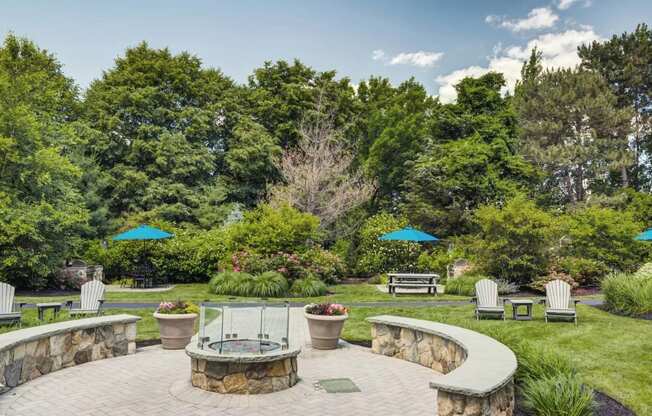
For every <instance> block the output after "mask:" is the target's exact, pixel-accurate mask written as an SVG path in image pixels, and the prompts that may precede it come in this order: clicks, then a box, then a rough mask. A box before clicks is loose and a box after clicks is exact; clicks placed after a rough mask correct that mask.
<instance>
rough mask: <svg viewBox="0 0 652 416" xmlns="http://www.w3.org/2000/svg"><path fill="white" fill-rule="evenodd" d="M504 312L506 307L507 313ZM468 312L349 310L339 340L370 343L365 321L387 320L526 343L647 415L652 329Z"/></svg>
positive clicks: (634, 323) (592, 311)
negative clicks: (568, 363)
mask: <svg viewBox="0 0 652 416" xmlns="http://www.w3.org/2000/svg"><path fill="white" fill-rule="evenodd" d="M507 308H508V310H509V306H508V307H507ZM472 313H473V307H472V306H470V305H469V306H447V307H436V308H354V309H353V310H352V311H351V314H350V319H349V320H348V321H347V323H346V325H345V328H344V336H343V337H344V338H345V339H349V340H368V339H370V325H369V324H367V323H366V322H365V321H364V319H365V318H367V317H369V316H374V315H380V314H391V315H400V316H409V317H414V318H419V319H427V320H433V321H438V322H444V323H448V324H452V325H458V326H462V327H466V328H469V329H473V330H476V331H479V332H484V333H488V334H489V335H491V334H492V333H495V332H496V331H499V332H500V334H501V339H508V340H512V341H511V342H514V341H518V340H530V341H533V342H535V343H537V344H539V345H543V346H544V347H546V348H550V349H551V350H552V351H559V352H560V353H561V354H566V355H568V356H569V357H570V358H571V360H572V361H573V362H574V364H575V366H576V368H577V370H578V372H579V374H580V375H581V376H582V378H583V380H584V382H585V383H587V384H588V385H590V386H592V387H594V388H596V389H598V390H601V391H603V392H605V393H607V394H609V395H611V396H613V397H615V398H616V399H618V400H619V401H621V402H623V403H624V404H626V405H627V406H629V407H630V408H631V409H632V410H634V411H635V412H636V413H637V414H639V415H650V414H652V394H650V392H651V390H650V389H651V387H650V386H652V323H651V322H650V321H643V320H638V319H633V318H625V317H619V316H614V315H611V314H609V313H607V312H603V311H601V310H598V309H596V308H593V307H590V306H585V305H579V306H578V313H579V325H578V326H577V327H575V325H573V324H569V323H564V322H554V323H549V324H546V323H545V322H544V321H543V310H542V309H541V308H540V307H538V306H537V307H535V310H534V316H535V320H534V321H531V322H522V321H519V322H515V321H512V320H510V319H508V320H507V321H505V322H503V321H498V320H483V321H480V322H478V321H476V320H475V319H473V316H472Z"/></svg>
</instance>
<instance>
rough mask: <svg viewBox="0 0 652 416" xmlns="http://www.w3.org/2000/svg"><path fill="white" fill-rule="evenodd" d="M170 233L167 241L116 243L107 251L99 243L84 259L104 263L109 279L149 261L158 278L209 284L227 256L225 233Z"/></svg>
mask: <svg viewBox="0 0 652 416" xmlns="http://www.w3.org/2000/svg"><path fill="white" fill-rule="evenodd" d="M166 230H168V231H171V232H173V233H174V237H173V238H170V239H167V240H164V241H115V242H113V241H112V242H109V243H108V246H107V247H106V248H104V247H102V245H101V244H100V242H99V241H95V242H93V243H92V244H90V245H89V248H88V250H87V251H86V254H85V255H84V256H83V257H84V259H85V260H88V261H90V262H93V263H97V264H101V265H102V266H103V267H104V276H105V278H106V279H107V280H116V279H120V278H122V277H124V275H125V274H126V273H128V272H131V271H134V270H135V269H137V268H138V267H139V265H142V263H143V262H144V261H148V262H150V263H151V264H152V265H153V266H154V269H155V273H156V276H157V278H160V279H163V280H167V281H169V282H179V283H187V282H206V281H208V280H209V279H210V276H212V274H213V273H215V272H216V271H217V270H218V264H219V260H220V259H221V258H223V257H224V256H225V253H226V244H225V236H224V233H223V231H222V230H220V229H214V230H210V231H203V230H194V229H193V230H190V229H188V230H180V229H172V228H169V227H166Z"/></svg>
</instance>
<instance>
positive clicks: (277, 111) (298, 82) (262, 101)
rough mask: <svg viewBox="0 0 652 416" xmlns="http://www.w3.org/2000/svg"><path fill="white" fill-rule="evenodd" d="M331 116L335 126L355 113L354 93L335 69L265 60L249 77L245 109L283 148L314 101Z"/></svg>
mask: <svg viewBox="0 0 652 416" xmlns="http://www.w3.org/2000/svg"><path fill="white" fill-rule="evenodd" d="M320 100H321V101H322V102H321V104H322V107H323V108H327V109H328V110H329V112H330V113H332V115H333V116H334V119H335V122H336V125H335V127H337V128H343V127H344V126H346V125H347V124H348V123H349V122H350V120H351V119H352V117H353V116H354V114H355V112H356V100H355V92H354V90H353V88H352V87H351V85H350V82H349V80H348V79H347V78H342V79H340V80H337V79H336V73H335V71H326V72H317V71H315V70H313V69H312V68H310V67H308V66H306V65H304V64H303V63H301V62H300V61H299V60H294V62H293V63H292V64H290V63H288V62H286V61H282V60H281V61H278V62H276V63H272V62H265V64H264V65H263V67H262V68H257V69H255V70H254V73H253V74H252V75H251V76H250V77H249V85H248V94H247V106H246V107H247V108H248V109H249V111H250V112H251V115H252V116H253V117H254V119H255V120H256V122H258V123H260V124H261V125H263V126H264V127H265V128H266V129H267V130H268V131H269V132H270V133H271V134H272V136H273V137H274V138H276V139H277V141H278V144H279V145H280V146H281V147H282V148H283V149H285V148H288V147H293V146H294V145H295V144H296V143H297V142H298V140H299V138H300V134H299V130H298V129H299V124H300V123H301V122H302V121H303V120H304V119H305V117H306V114H307V113H308V112H309V111H310V110H312V109H314V106H315V103H316V102H317V101H320Z"/></svg>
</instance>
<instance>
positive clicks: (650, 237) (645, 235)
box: [634, 228, 652, 241]
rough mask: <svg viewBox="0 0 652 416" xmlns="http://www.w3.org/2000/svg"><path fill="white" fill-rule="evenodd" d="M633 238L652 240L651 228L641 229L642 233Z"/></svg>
mask: <svg viewBox="0 0 652 416" xmlns="http://www.w3.org/2000/svg"><path fill="white" fill-rule="evenodd" d="M634 240H638V241H652V228H648V229H647V230H645V231H643V232H642V233H640V234H639V235H637V236H636V237H634Z"/></svg>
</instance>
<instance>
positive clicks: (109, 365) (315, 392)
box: [0, 308, 436, 416]
mask: <svg viewBox="0 0 652 416" xmlns="http://www.w3.org/2000/svg"><path fill="white" fill-rule="evenodd" d="M291 328H292V335H293V338H294V340H295V342H296V341H297V340H303V343H304V346H303V352H302V353H301V355H300V356H299V376H300V377H301V380H300V382H299V383H298V384H297V385H296V386H295V387H293V388H291V389H288V390H285V391H282V392H277V393H272V394H264V395H249V396H245V395H221V394H218V393H211V392H207V391H203V390H199V389H196V388H194V387H192V386H191V385H190V380H189V378H190V359H189V358H188V357H187V356H186V354H185V352H184V351H166V350H163V349H162V348H160V347H159V346H156V347H147V348H143V349H139V350H138V352H137V353H136V354H135V355H131V356H124V357H118V358H112V359H107V360H101V361H94V362H90V363H86V364H83V365H80V366H76V367H70V368H67V369H64V370H61V371H58V372H55V373H51V374H48V375H46V376H44V377H41V378H38V379H35V380H33V381H30V382H28V383H26V384H24V385H21V386H19V387H17V388H15V389H13V390H12V391H10V392H8V393H6V394H4V395H2V396H0V415H6V416H14V415H33V416H45V415H48V416H57V415H61V416H64V415H65V416H69V415H76V416H95V415H115V416H135V415H142V416H149V415H152V416H153V415H156V416H158V415H160V414H173V415H177V414H179V415H196V416H202V415H234V416H236V415H276V414H282V415H297V416H299V415H301V416H303V415H307V414H313V413H319V414H322V415H345V414H346V415H374V416H384V415H387V416H390V415H391V416H394V415H401V416H409V415H419V416H423V415H433V414H435V409H436V404H435V403H436V393H435V391H434V390H432V389H430V388H429V386H428V382H429V381H430V379H431V378H432V375H433V372H432V370H430V369H428V368H425V367H421V366H419V365H417V364H412V363H409V362H406V361H403V360H398V359H394V358H389V357H384V356H379V355H374V354H372V353H371V352H370V351H368V350H367V349H365V348H362V347H357V346H352V345H345V346H343V347H342V348H339V349H337V350H335V351H317V350H313V349H311V348H309V346H307V345H305V344H306V341H307V340H308V339H309V337H308V329H307V325H306V323H305V320H304V318H303V315H302V310H301V309H300V308H292V313H291ZM329 378H350V379H351V380H352V381H353V382H354V383H355V384H356V385H357V386H358V387H359V389H360V390H361V391H360V392H357V393H339V394H331V393H326V392H324V391H321V390H319V389H318V388H316V387H315V383H316V382H317V381H318V380H320V379H329Z"/></svg>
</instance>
